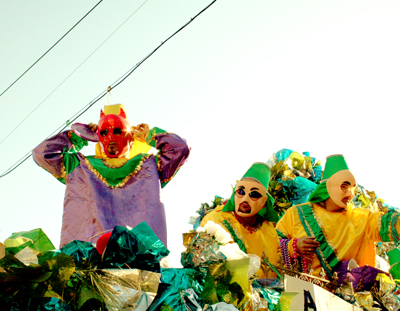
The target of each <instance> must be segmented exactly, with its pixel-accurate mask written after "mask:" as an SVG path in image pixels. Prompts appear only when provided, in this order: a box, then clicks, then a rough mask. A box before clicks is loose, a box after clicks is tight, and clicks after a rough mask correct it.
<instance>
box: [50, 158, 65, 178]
mask: <svg viewBox="0 0 400 311" xmlns="http://www.w3.org/2000/svg"><path fill="white" fill-rule="evenodd" d="M63 159H64V155H63V154H61V155H60V161H61V163H60V165H61V169H60V170H61V174H60V175H57V174H52V175H53V176H54V177H55V178H57V179H62V178H65V176H67V172H66V171H65V164H64V160H63Z"/></svg>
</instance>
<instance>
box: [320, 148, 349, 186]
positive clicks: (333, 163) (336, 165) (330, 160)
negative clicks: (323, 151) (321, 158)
mask: <svg viewBox="0 0 400 311" xmlns="http://www.w3.org/2000/svg"><path fill="white" fill-rule="evenodd" d="M348 169H349V167H348V166H347V163H346V160H345V159H344V156H343V155H341V154H333V155H330V156H327V157H326V163H325V169H324V172H323V174H322V180H321V181H322V182H323V181H327V180H328V179H329V178H331V177H332V175H334V174H335V173H337V172H339V171H343V170H348Z"/></svg>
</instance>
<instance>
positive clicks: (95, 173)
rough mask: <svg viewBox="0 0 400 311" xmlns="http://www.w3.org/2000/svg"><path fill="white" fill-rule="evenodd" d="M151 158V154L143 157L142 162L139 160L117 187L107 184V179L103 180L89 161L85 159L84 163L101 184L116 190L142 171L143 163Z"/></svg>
mask: <svg viewBox="0 0 400 311" xmlns="http://www.w3.org/2000/svg"><path fill="white" fill-rule="evenodd" d="M150 156H151V154H149V155H145V156H144V157H143V158H142V160H140V162H139V164H138V165H137V166H136V168H135V170H134V171H133V172H132V173H130V174H129V175H128V176H126V177H125V178H124V179H123V180H122V181H121V182H120V183H119V184H118V185H115V186H112V185H110V184H109V183H108V182H107V179H106V178H104V177H103V176H102V175H101V174H100V173H99V172H98V171H97V170H96V169H94V168H93V166H92V165H91V164H90V162H89V160H88V159H86V158H85V163H86V165H87V167H88V168H89V170H90V171H92V173H93V174H94V175H96V177H97V178H98V179H100V180H101V182H102V183H103V184H105V185H106V186H107V187H108V188H111V189H117V188H122V187H123V186H125V184H126V183H127V182H128V181H129V180H130V179H131V178H132V177H134V176H135V175H136V174H137V173H138V172H139V171H140V170H141V169H142V165H143V163H144V162H145V161H146V160H147V159H148V158H149V157H150Z"/></svg>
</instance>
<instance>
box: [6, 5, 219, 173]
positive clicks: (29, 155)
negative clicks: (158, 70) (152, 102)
mask: <svg viewBox="0 0 400 311" xmlns="http://www.w3.org/2000/svg"><path fill="white" fill-rule="evenodd" d="M216 1H217V0H214V1H212V2H211V3H210V4H208V5H207V6H206V7H205V8H204V9H202V10H201V11H200V12H199V13H197V14H196V15H195V16H194V17H192V18H191V19H190V20H189V21H188V22H187V23H186V24H185V25H183V26H182V27H181V28H179V29H178V30H177V31H175V32H174V33H173V34H172V35H170V36H169V37H168V38H167V39H166V40H164V41H162V42H161V43H160V44H159V45H158V46H157V47H156V48H155V49H154V50H153V51H152V52H150V53H149V54H148V55H147V56H146V57H144V58H143V59H142V60H141V61H140V62H138V63H137V64H136V65H135V66H133V67H132V68H131V69H130V70H128V71H127V72H126V73H125V74H124V75H122V76H121V77H120V78H119V79H117V80H116V81H115V82H114V83H113V84H112V85H111V86H109V87H108V88H107V90H106V91H103V92H102V93H100V94H99V95H98V96H97V97H95V98H94V99H93V100H92V101H91V102H90V103H89V104H87V105H86V106H85V107H83V108H82V109H81V110H80V111H78V112H77V113H76V114H75V115H74V116H73V117H71V118H70V119H69V120H68V121H67V122H66V123H65V124H63V125H61V126H60V127H58V129H57V130H55V131H54V132H53V133H52V134H51V135H49V136H48V137H47V138H49V137H51V136H54V135H55V134H58V133H60V132H62V131H63V130H64V129H65V128H67V126H69V124H70V123H72V122H74V121H75V120H76V119H77V118H79V117H80V116H81V115H82V114H84V113H85V112H86V111H87V110H89V109H90V108H91V107H92V106H93V105H94V104H95V103H97V102H98V101H99V100H100V99H102V98H103V97H104V96H105V95H106V94H107V92H109V91H111V90H112V89H113V88H116V87H117V86H118V85H120V84H121V83H122V82H123V81H125V80H126V79H127V78H128V77H129V76H130V75H131V74H132V73H133V72H134V71H135V70H136V69H137V68H138V67H139V66H140V65H141V64H143V63H144V62H145V61H146V60H147V59H148V58H149V57H150V56H152V55H153V54H154V53H155V52H156V51H157V50H158V49H159V48H160V47H161V46H162V45H164V44H165V43H166V42H167V41H169V40H170V39H171V38H172V37H174V36H175V35H176V34H177V33H179V32H180V31H181V30H182V29H184V28H185V27H186V26H188V25H189V24H190V23H191V22H192V21H194V20H195V19H196V18H197V17H198V16H199V15H200V14H202V13H203V12H204V11H206V10H207V9H208V8H209V7H210V6H211V5H213V4H214V3H215V2H216ZM31 156H32V151H30V152H29V153H27V154H26V155H25V156H24V157H22V158H21V159H20V160H19V161H18V162H16V163H15V164H14V165H13V166H11V167H10V168H9V169H8V170H7V171H5V172H4V173H3V174H2V175H0V178H2V177H4V176H6V175H8V174H9V173H11V172H12V171H14V170H15V169H16V168H17V167H18V166H20V165H21V164H22V163H24V162H25V161H26V160H27V159H28V158H30V157H31Z"/></svg>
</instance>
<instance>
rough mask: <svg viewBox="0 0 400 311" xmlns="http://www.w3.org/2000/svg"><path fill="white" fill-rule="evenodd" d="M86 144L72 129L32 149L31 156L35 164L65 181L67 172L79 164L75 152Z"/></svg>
mask: <svg viewBox="0 0 400 311" xmlns="http://www.w3.org/2000/svg"><path fill="white" fill-rule="evenodd" d="M87 145H88V142H87V141H86V140H84V139H83V138H80V137H78V136H77V135H76V134H75V133H73V132H72V131H64V132H61V133H59V134H57V135H55V136H53V137H51V138H49V139H46V140H45V141H44V142H42V143H41V144H40V145H39V146H37V147H36V148H35V149H33V151H32V156H33V159H34V161H35V162H36V164H37V165H39V166H40V167H42V168H44V169H45V170H46V171H48V172H49V173H51V174H52V175H53V176H54V177H56V178H57V179H58V180H59V181H61V182H62V183H65V178H66V176H67V174H69V173H71V172H72V171H73V170H74V169H75V168H76V167H77V166H78V165H79V159H78V158H77V156H76V154H77V152H78V151H79V150H80V149H82V148H83V146H87Z"/></svg>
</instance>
